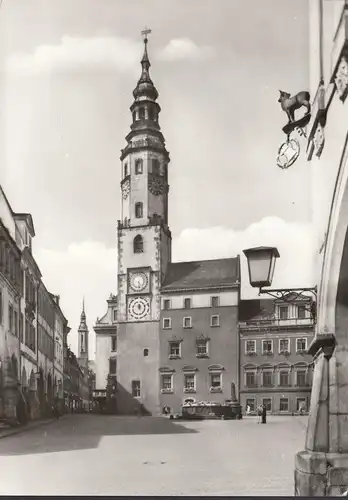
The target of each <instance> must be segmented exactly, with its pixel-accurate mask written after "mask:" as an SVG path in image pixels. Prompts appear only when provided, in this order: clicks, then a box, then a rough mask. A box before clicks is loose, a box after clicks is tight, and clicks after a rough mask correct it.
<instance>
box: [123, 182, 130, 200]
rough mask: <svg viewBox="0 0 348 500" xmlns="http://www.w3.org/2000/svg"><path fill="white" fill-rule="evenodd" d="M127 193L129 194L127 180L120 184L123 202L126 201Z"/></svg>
mask: <svg viewBox="0 0 348 500" xmlns="http://www.w3.org/2000/svg"><path fill="white" fill-rule="evenodd" d="M129 192H130V182H129V180H127V181H125V182H124V183H123V184H122V196H123V199H124V200H126V199H127V197H128V195H129Z"/></svg>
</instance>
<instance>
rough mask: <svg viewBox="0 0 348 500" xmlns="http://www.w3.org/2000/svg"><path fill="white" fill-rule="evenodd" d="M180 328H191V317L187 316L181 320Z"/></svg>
mask: <svg viewBox="0 0 348 500" xmlns="http://www.w3.org/2000/svg"><path fill="white" fill-rule="evenodd" d="M182 326H183V327H184V328H192V318H191V316H187V317H186V318H184V319H183V322H182Z"/></svg>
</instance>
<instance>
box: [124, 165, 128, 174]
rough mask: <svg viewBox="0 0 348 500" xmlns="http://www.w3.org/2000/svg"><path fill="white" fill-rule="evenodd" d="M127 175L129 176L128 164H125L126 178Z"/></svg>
mask: <svg viewBox="0 0 348 500" xmlns="http://www.w3.org/2000/svg"><path fill="white" fill-rule="evenodd" d="M127 175H128V164H127V163H125V164H124V176H125V177H127Z"/></svg>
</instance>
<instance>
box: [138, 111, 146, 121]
mask: <svg viewBox="0 0 348 500" xmlns="http://www.w3.org/2000/svg"><path fill="white" fill-rule="evenodd" d="M139 119H140V120H144V119H145V108H139Z"/></svg>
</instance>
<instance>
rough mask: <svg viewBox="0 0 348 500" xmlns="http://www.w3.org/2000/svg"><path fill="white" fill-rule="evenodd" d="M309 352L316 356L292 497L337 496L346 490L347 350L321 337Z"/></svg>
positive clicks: (330, 336) (347, 436) (332, 340)
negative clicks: (308, 408)
mask: <svg viewBox="0 0 348 500" xmlns="http://www.w3.org/2000/svg"><path fill="white" fill-rule="evenodd" d="M335 344H336V345H335ZM309 350H310V351H311V353H314V352H316V353H317V354H316V360H315V369H314V378H313V386H312V399H311V407H310V413H309V421H308V427H307V435H306V444H305V450H304V451H301V452H299V453H298V454H297V455H296V458H295V495H297V496H337V495H341V494H342V493H344V492H345V491H346V490H347V489H348V348H347V346H346V345H340V344H338V343H337V339H336V338H335V337H334V336H333V335H328V334H322V335H318V336H317V338H316V339H315V341H314V342H313V344H312V346H311V347H310V349H309Z"/></svg>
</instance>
